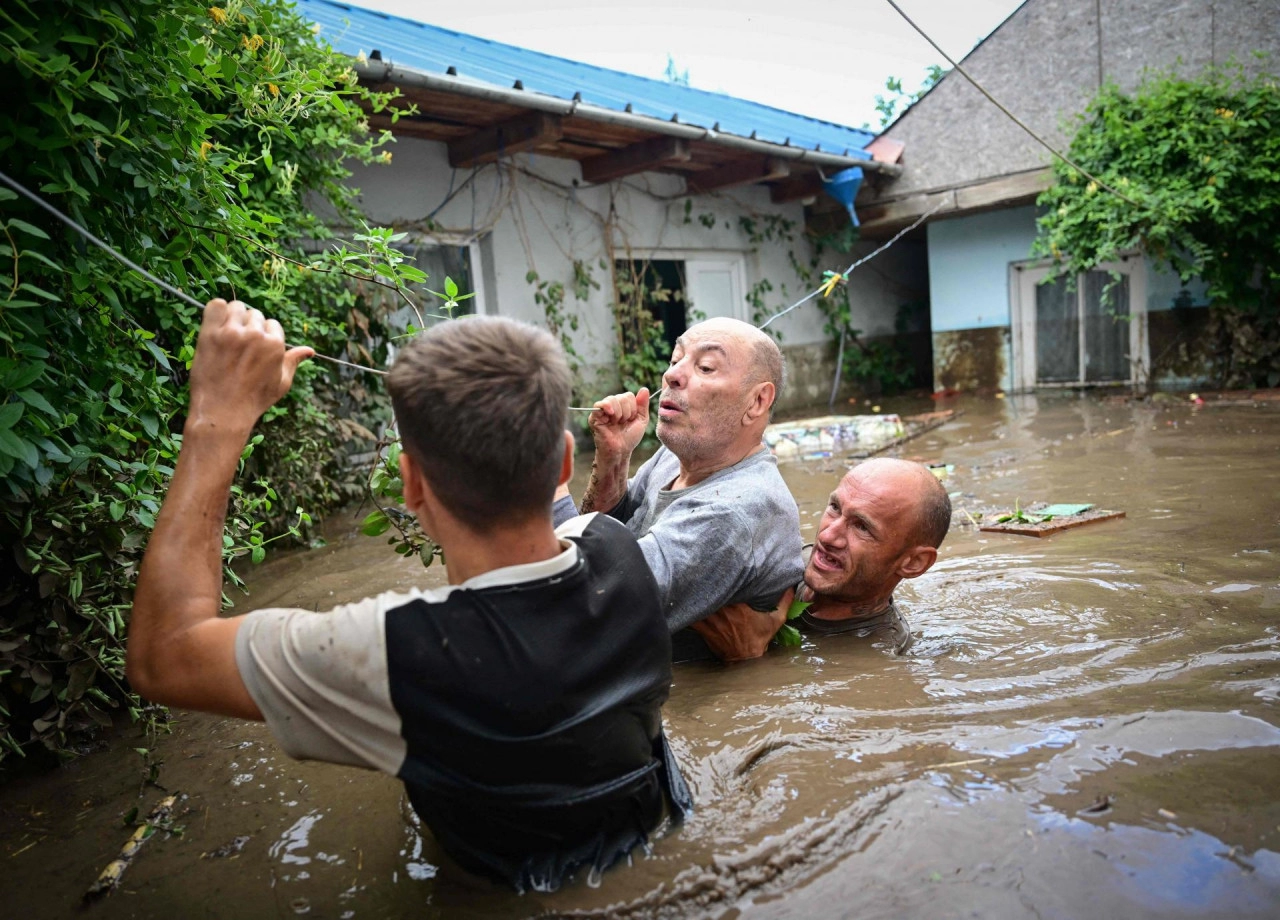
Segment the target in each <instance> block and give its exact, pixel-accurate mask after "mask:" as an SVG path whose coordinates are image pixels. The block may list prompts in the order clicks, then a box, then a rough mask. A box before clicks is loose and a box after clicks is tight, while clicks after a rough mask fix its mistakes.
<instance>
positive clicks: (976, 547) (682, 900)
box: [0, 395, 1280, 918]
mask: <svg viewBox="0 0 1280 920" xmlns="http://www.w3.org/2000/svg"><path fill="white" fill-rule="evenodd" d="M958 406H959V407H960V408H962V409H963V410H964V414H963V415H962V416H961V417H959V418H957V419H956V420H954V421H952V422H951V423H949V424H947V425H946V426H944V427H942V428H940V429H937V430H936V431H933V432H931V433H929V434H927V435H924V436H922V437H920V438H918V439H916V440H914V441H911V442H909V443H907V444H905V445H903V446H902V447H900V448H898V449H897V450H896V451H894V453H896V454H897V455H899V456H906V457H917V458H920V459H925V460H938V461H944V462H946V463H950V464H954V467H955V469H954V472H952V473H951V475H950V476H949V478H948V479H947V480H946V485H947V487H948V489H949V490H951V491H952V492H953V494H954V498H953V501H954V502H955V504H956V506H957V508H964V509H967V510H968V511H969V512H970V513H972V514H974V515H977V514H980V513H984V514H986V515H987V516H988V518H989V517H990V516H991V513H992V511H993V510H994V509H999V508H1010V507H1012V506H1013V504H1014V503H1015V501H1018V502H1020V503H1021V504H1022V505H1023V506H1025V505H1027V504H1029V503H1031V502H1032V501H1036V500H1044V501H1051V502H1093V503H1096V504H1097V505H1098V506H1099V507H1102V508H1111V509H1119V510H1124V511H1126V512H1127V515H1128V516H1127V518H1126V519H1124V520H1122V521H1112V522H1106V523H1100V524H1095V525H1091V526H1088V527H1083V528H1080V529H1077V530H1072V531H1068V532H1065V533H1061V534H1058V535H1056V536H1053V537H1050V538H1047V539H1035V538H1030V537H1020V536H1011V535H1005V534H992V533H980V532H978V531H977V530H976V529H975V528H973V527H972V526H964V527H961V526H958V525H957V526H953V529H952V533H951V535H950V536H949V537H948V539H947V541H946V543H945V545H944V547H943V550H942V553H941V555H940V558H939V561H938V563H937V565H936V566H935V567H934V568H933V569H932V570H931V571H930V572H929V573H928V574H927V575H925V576H924V577H922V578H920V579H918V580H916V581H914V582H906V583H904V585H903V587H902V588H901V589H900V590H899V595H898V599H899V602H900V606H901V607H903V608H904V609H905V610H906V611H907V612H908V614H909V616H910V619H911V621H912V624H913V627H914V629H915V632H916V635H917V641H916V644H915V646H914V647H913V648H912V649H911V651H910V652H909V653H908V654H907V655H906V656H904V657H901V658H895V657H893V656H892V655H891V654H890V653H889V652H888V651H887V650H886V649H885V648H884V647H881V646H878V645H876V644H873V643H871V642H870V641H869V640H860V639H856V638H851V637H835V638H824V639H821V640H819V641H818V642H813V641H806V644H805V645H804V646H803V647H801V648H800V649H796V650H773V651H772V652H770V653H769V654H768V655H767V656H766V657H765V658H764V659H762V660H759V661H755V662H748V663H744V664H740V665H733V666H727V667H726V666H720V665H716V666H712V665H692V666H680V667H678V668H676V672H675V682H674V686H673V688H672V691H671V700H670V702H669V704H668V705H667V707H666V720H667V731H668V734H669V737H670V738H671V741H672V743H673V745H674V746H675V748H676V750H677V753H678V755H679V757H680V760H681V762H682V764H683V765H684V770H685V775H686V777H687V779H688V780H689V783H690V786H691V787H692V789H693V792H694V795H695V797H696V800H697V812H696V814H695V815H694V816H693V818H692V819H691V820H689V821H688V822H687V823H686V824H685V825H684V826H683V827H680V828H677V829H674V830H671V831H669V832H668V833H666V834H665V835H664V836H662V837H660V838H659V839H657V840H655V841H654V843H653V846H652V852H651V853H650V854H648V855H645V854H641V853H637V854H636V855H635V858H634V859H633V861H632V864H631V865H629V866H621V867H618V868H616V869H614V870H611V871H610V872H608V873H606V874H605V875H604V877H603V878H602V879H599V880H594V879H593V880H586V879H580V880H578V881H577V882H576V883H575V884H572V885H570V886H568V887H567V888H565V889H563V890H562V891H560V892H558V893H555V894H550V895H545V894H531V895H525V896H516V895H514V894H511V893H507V892H505V891H502V890H498V889H496V888H495V887H493V886H491V885H489V884H488V883H486V882H482V881H478V880H475V879H473V878H471V877H468V876H467V875H465V874H464V873H463V872H462V871H461V870H459V869H457V868H455V867H453V866H452V865H451V864H450V863H449V861H448V860H447V859H446V858H445V857H444V856H442V854H441V853H440V851H439V849H438V847H437V846H436V844H435V842H434V840H433V839H432V838H431V835H430V833H429V832H426V831H425V830H424V829H423V828H421V827H420V826H419V825H418V823H417V822H416V821H415V819H414V816H413V815H412V812H411V811H410V810H409V808H408V805H407V803H406V801H405V799H404V797H403V795H402V793H401V787H400V784H399V783H398V782H397V781H395V780H394V779H392V778H389V777H385V776H380V775H376V774H373V773H369V772H364V771H360V770H355V769H349V768H339V767H331V766H327V765H322V764H307V763H297V762H294V761H291V760H289V759H288V758H287V757H285V756H284V755H283V754H281V753H280V752H279V751H278V750H277V749H276V748H275V746H274V745H273V743H272V742H271V740H270V737H269V735H268V734H267V732H266V731H265V730H264V729H263V728H262V726H260V725H246V724H243V723H237V722H234V721H231V720H224V719H218V718H210V717H205V716H199V715H192V714H186V713H179V714H178V721H177V723H176V725H175V726H174V729H173V732H172V734H170V735H168V736H164V737H162V738H161V739H160V740H159V742H158V746H157V751H156V756H157V757H158V758H159V759H161V760H163V766H162V767H161V770H160V779H159V781H160V783H161V784H163V785H164V786H165V787H166V788H167V789H169V790H172V791H179V792H182V793H185V795H186V796H187V798H186V799H185V800H184V801H183V803H182V804H181V806H180V811H184V812H185V813H184V814H182V815H181V817H179V818H178V819H177V823H179V824H181V825H183V826H184V831H183V833H182V834H181V836H171V835H166V834H163V833H161V834H157V835H155V836H154V837H153V838H152V839H151V840H149V841H148V842H147V844H146V846H145V847H144V848H143V850H142V852H141V854H140V855H139V856H138V858H137V860H136V861H135V863H134V864H133V865H132V867H131V868H130V869H129V870H128V871H127V873H126V874H125V876H124V880H123V884H122V887H121V890H119V891H117V892H115V893H114V894H112V895H110V896H109V897H108V898H106V899H105V900H104V901H102V902H100V903H98V904H96V905H94V906H93V907H91V908H90V909H89V910H88V911H87V913H88V914H96V915H99V916H102V917H188V916H193V917H199V916H207V917H276V916H280V917H290V916H297V915H307V916H309V917H335V918H355V917H399V916H420V917H435V916H440V917H444V916H466V917H502V918H506V917H511V918H516V917H531V916H541V915H561V914H571V915H576V916H588V917H593V916H600V917H603V916H617V917H672V918H685V917H739V916H742V917H760V918H775V917H778V918H781V917H858V918H867V917H970V916H981V917H1015V918H1017V917H1028V918H1049V917H1082V918H1083V917H1090V918H1092V917H1126V918H1128V917H1169V916H1177V917H1228V916H1230V917H1275V916H1277V915H1280V450H1277V447H1280V411H1277V410H1276V409H1267V408H1259V409H1254V408H1243V407H1241V408H1209V407H1206V408H1204V409H1201V410H1193V409H1192V408H1190V407H1189V406H1187V405H1185V404H1183V403H1178V404H1157V405H1144V404H1135V405H1129V404H1113V403H1108V402H1106V401H1103V400H1100V399H1096V398H1079V397H1075V396H1065V395H1064V396H1058V397H1054V398H1046V397H1033V396H1026V397H1016V398H1012V397H1011V398H1009V399H1007V400H995V399H991V400H980V399H971V400H965V401H962V402H960V403H958ZM886 408H889V406H888V404H886ZM892 408H895V409H898V410H900V411H912V410H914V411H921V410H923V409H927V408H932V407H931V406H921V405H918V404H917V405H898V406H893V407H892ZM821 414H825V410H822V412H821ZM584 466H589V464H584ZM843 469H844V464H843V462H842V461H840V460H820V461H810V462H806V463H797V464H787V465H784V467H783V470H784V475H785V477H786V479H787V482H788V484H789V485H790V486H791V488H792V490H793V492H794V493H795V495H796V498H797V501H798V502H799V505H800V511H801V519H802V521H803V523H804V527H805V531H806V533H805V535H806V537H811V535H812V533H813V528H814V523H815V522H816V520H817V518H818V516H819V515H820V514H821V512H822V508H823V506H824V504H825V501H826V497H827V495H828V493H829V492H830V490H831V489H832V488H833V487H834V485H835V483H836V481H837V480H838V478H839V476H840V474H841V473H842V471H843ZM580 491H581V484H580V483H579V485H578V486H577V488H576V489H575V494H580ZM959 518H960V520H963V521H965V522H966V525H967V518H966V517H965V516H964V515H963V514H961V515H960V516H959ZM328 534H329V538H330V544H329V546H328V547H327V548H324V549H320V550H314V551H310V552H298V553H294V554H290V555H284V554H281V555H278V556H277V557H275V558H273V559H271V560H269V561H268V562H267V563H266V564H264V565H263V566H261V567H260V568H258V569H256V570H254V572H253V573H252V578H251V585H252V588H253V593H252V596H251V597H250V598H249V599H248V601H246V602H242V604H241V606H242V607H243V609H246V610H247V609H251V608H252V607H256V606H266V605H273V604H283V603H288V604H293V605H297V606H305V607H327V606H330V605H332V604H335V603H338V602H342V601H347V600H351V599H355V598H357V597H360V596H363V595H365V594H369V593H373V592H376V591H381V590H386V589H390V588H403V587H405V586H407V585H410V584H413V583H415V582H420V583H425V584H438V583H441V582H442V580H443V579H442V575H441V573H440V572H439V570H438V569H435V568H433V569H430V570H427V571H426V572H425V573H424V572H423V571H422V569H421V566H420V565H419V564H417V563H416V562H413V561H405V560H401V559H399V558H397V557H395V556H393V555H391V554H390V553H389V551H388V550H387V549H386V547H385V546H383V545H382V544H381V542H380V541H379V540H373V539H369V538H366V537H360V536H359V535H357V534H355V532H354V523H353V522H352V521H351V520H350V519H349V518H344V519H343V520H341V521H337V522H331V523H330V525H329V530H328ZM141 743H142V742H141V739H139V738H137V737H136V731H131V730H126V731H124V732H122V733H121V736H120V737H119V738H117V739H115V740H114V741H113V742H112V747H111V748H110V750H108V751H106V752H103V753H99V754H95V755H93V756H91V757H88V758H85V759H83V760H81V761H80V762H77V763H75V764H72V765H71V766H69V767H66V768H64V769H61V770H59V771H57V772H55V773H53V774H48V775H44V776H38V777H30V778H22V779H17V780H14V781H12V782H10V783H9V784H7V786H5V787H4V788H2V789H0V819H2V821H3V823H2V825H0V865H2V866H3V870H4V871H3V874H2V879H3V880H2V881H0V903H2V904H3V905H4V908H3V913H4V915H5V916H12V917H46V916H48V917H55V916H66V915H68V914H70V913H72V912H73V911H74V910H75V908H76V906H77V903H78V900H79V897H80V894H81V893H82V892H83V891H84V890H85V889H86V888H87V887H88V886H89V884H90V883H91V882H92V881H93V879H94V878H95V876H96V875H97V873H98V872H99V871H100V870H101V869H102V868H103V867H104V866H105V865H106V864H107V863H108V862H109V861H110V860H111V859H112V858H113V857H114V855H115V854H116V852H117V851H118V849H119V847H120V846H121V844H123V843H124V841H125V839H126V838H127V837H128V835H129V830H128V828H126V827H125V826H124V824H123V821H122V818H123V816H124V815H125V813H126V812H128V811H129V809H131V808H133V807H134V806H140V808H141V811H142V812H143V813H145V812H146V811H148V810H149V809H150V808H151V807H152V805H153V804H154V803H155V802H156V801H157V800H158V799H159V798H160V797H161V795H162V793H161V792H160V791H159V790H158V789H155V788H152V787H147V788H142V787H141V782H142V779H143V777H144V775H145V771H144V769H143V761H142V758H141V757H140V756H139V755H138V754H137V753H135V752H134V751H133V750H132V748H133V747H135V746H138V745H139V744H141ZM140 788H141V797H139V792H140ZM241 836H247V837H248V838H249V839H248V841H247V842H245V843H244V845H243V849H242V850H241V851H240V852H239V854H238V855H234V856H229V857H221V858H219V857H209V856H202V854H208V853H211V852H212V851H215V850H216V849H217V848H219V847H221V846H223V845H225V844H229V843H231V842H232V841H233V839H235V838H237V837H241ZM597 881H598V885H595V884H592V883H595V882H597Z"/></svg>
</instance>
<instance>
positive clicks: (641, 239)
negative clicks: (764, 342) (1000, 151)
mask: <svg viewBox="0 0 1280 920" xmlns="http://www.w3.org/2000/svg"><path fill="white" fill-rule="evenodd" d="M392 151H393V160H392V163H391V165H389V166H384V165H375V166H368V167H364V166H359V165H356V166H354V167H353V172H354V175H353V177H352V180H351V181H352V184H353V185H355V186H356V187H358V188H359V189H360V198H359V201H360V205H361V207H362V209H363V211H364V213H365V215H366V216H367V218H368V220H369V221H370V223H372V224H374V225H377V226H388V225H391V226H395V227H397V228H398V229H406V230H411V231H414V232H420V233H424V234H426V235H428V236H437V237H442V238H444V239H447V240H448V241H450V242H454V243H457V242H462V241H465V240H469V239H476V240H478V250H479V254H480V260H481V263H482V264H481V265H479V266H477V265H474V264H473V265H472V270H473V272H476V271H477V270H478V274H479V276H480V277H481V279H482V282H483V283H482V285H481V287H482V288H483V291H482V293H483V301H482V303H481V310H482V311H483V312H487V313H498V314H502V315H504V316H511V317H515V318H517V319H522V320H526V321H529V322H533V323H537V324H543V323H544V322H545V318H544V315H543V312H542V308H541V307H540V306H539V305H537V304H536V303H535V302H534V299H533V288H532V286H531V285H530V284H528V283H527V282H526V281H525V276H526V273H527V272H528V271H529V270H530V269H533V270H535V271H537V272H538V274H539V276H540V277H541V278H542V279H543V280H544V281H552V280H555V281H560V282H562V283H564V284H565V285H566V288H570V287H571V281H572V278H573V261H574V260H575V259H580V260H583V261H584V262H586V263H587V264H588V265H589V266H590V267H591V271H592V274H593V277H594V278H595V280H596V281H597V282H599V284H600V288H599V290H592V291H591V293H590V296H589V297H588V298H587V300H586V301H585V302H578V301H575V300H574V298H573V294H572V292H571V290H570V291H569V293H567V294H566V306H567V307H568V308H569V309H570V310H572V311H573V312H576V313H577V314H578V316H579V318H580V328H579V330H578V332H577V333H575V334H574V336H573V340H574V347H575V349H576V350H577V351H578V353H579V355H580V356H581V357H582V359H583V362H584V365H585V367H584V374H583V379H584V381H586V382H587V383H588V384H590V382H591V381H592V380H593V378H594V376H595V375H596V374H599V373H601V372H604V373H605V375H606V376H607V375H608V371H609V369H610V368H612V367H613V366H614V365H615V360H616V359H615V354H614V342H615V332H614V326H613V317H612V312H611V310H610V307H609V305H610V303H611V297H612V291H611V289H610V288H611V280H610V276H609V272H608V268H607V266H608V252H609V247H608V245H607V241H606V239H605V227H606V225H607V224H608V223H609V222H610V218H612V220H611V223H612V225H613V239H612V243H613V247H614V254H615V257H616V258H619V259H621V258H627V253H628V250H629V251H630V253H631V255H632V257H634V258H661V257H663V256H664V254H666V257H669V258H681V259H687V258H694V257H698V256H705V257H708V258H715V257H716V256H723V255H724V254H738V255H741V256H742V258H743V260H744V269H745V276H746V277H745V281H746V285H747V288H748V289H750V287H751V286H753V285H755V284H756V283H757V282H759V281H760V280H761V279H764V278H767V279H769V280H770V281H771V282H772V284H773V291H772V292H771V293H770V294H769V295H767V301H766V302H767V304H768V305H769V307H770V309H771V310H778V309H781V308H783V307H785V306H787V305H788V304H790V303H792V302H794V301H795V300H796V299H798V298H799V297H800V296H803V294H804V293H806V291H805V290H803V289H802V288H801V287H800V279H799V278H798V277H797V276H796V275H795V273H794V271H793V270H792V268H791V264H790V259H789V253H790V252H791V251H794V252H795V254H796V257H797V258H798V259H799V260H800V261H801V262H802V263H803V262H807V261H808V258H809V249H808V243H807V241H806V240H805V239H804V236H803V226H804V213H803V207H802V206H801V205H800V204H798V203H794V204H786V205H775V204H773V203H771V202H770V200H769V193H768V189H767V188H764V187H761V186H753V187H747V188H740V189H735V190H732V191H729V192H725V193H721V194H719V195H704V196H698V197H695V198H693V199H692V201H693V204H692V208H691V212H692V213H691V220H689V222H686V220H685V202H686V200H688V198H687V196H685V195H684V194H683V191H684V183H683V181H682V180H681V179H680V178H678V177H676V176H671V175H665V174H658V173H646V174H642V175H639V176H632V177H629V178H628V179H626V180H623V181H622V182H615V183H611V184H610V185H606V186H593V187H580V186H575V181H576V182H578V183H580V181H581V172H580V169H579V166H578V164H577V163H576V162H573V161H570V160H561V159H553V158H548V157H537V156H520V157H516V158H515V160H514V162H513V163H511V164H504V165H503V166H502V168H501V169H498V168H496V167H494V166H489V167H485V168H482V169H481V170H479V171H478V172H477V173H476V177H475V179H474V180H473V181H472V182H471V184H470V185H468V186H467V187H466V188H464V189H463V191H462V192H461V193H459V194H456V195H455V196H454V198H453V199H452V200H451V201H450V202H449V203H448V204H445V205H444V206H443V207H440V205H441V203H442V202H443V201H444V199H445V197H446V195H447V194H448V193H449V191H450V187H451V186H450V182H451V179H452V183H453V185H452V187H453V189H454V190H455V191H456V189H457V188H458V187H459V186H461V185H462V183H463V182H464V181H465V180H467V179H468V178H469V177H471V175H472V170H469V169H468V170H456V171H455V170H452V169H451V168H450V167H449V164H448V159H447V153H446V149H445V146H444V145H443V144H441V143H437V142H434V141H425V140H417V139H412V138H402V139H400V140H399V141H398V142H397V143H396V144H395V146H394V147H393V148H392ZM473 191H474V194H473ZM437 209H438V210H437ZM433 212H434V214H433ZM702 214H712V215H714V216H715V223H714V226H711V227H707V226H704V225H703V223H702V222H700V221H699V220H698V217H699V215H702ZM765 214H775V215H779V216H781V217H784V218H786V219H788V220H790V221H793V222H794V233H795V239H794V240H793V241H791V242H789V243H782V242H766V243H762V244H760V245H755V244H753V243H752V242H751V240H750V238H749V237H748V235H747V233H746V232H745V231H744V229H743V228H742V227H741V226H740V225H739V220H740V218H742V217H756V218H759V216H761V215H765ZM429 216H430V222H428V217H429ZM872 245H874V244H870V243H868V244H859V245H858V248H857V249H856V250H855V255H857V254H860V253H862V252H863V251H869V249H870V248H871V246H872ZM602 260H603V261H604V262H605V267H604V268H602V267H601V264H600V263H601V261H602ZM830 260H831V262H832V264H831V265H830V266H827V265H825V264H824V266H823V267H824V268H826V267H831V268H836V269H841V268H843V267H845V265H847V264H848V262H849V261H852V257H851V256H848V255H844V254H842V255H839V256H837V255H834V254H832V255H831V257H830ZM922 261H923V260H922V259H921V258H919V257H914V258H913V256H912V253H911V247H901V248H899V249H898V251H896V252H895V251H892V250H891V251H890V252H888V253H885V254H884V255H883V256H880V257H879V258H878V259H877V260H876V261H875V262H873V263H871V264H869V265H868V266H867V267H866V269H862V270H860V271H859V274H858V275H857V276H855V279H854V282H853V287H852V292H853V294H854V298H853V302H854V310H855V314H854V315H855V325H857V326H858V327H859V328H860V329H862V330H863V331H864V332H865V333H867V334H869V335H878V334H888V333H892V332H893V319H894V313H895V311H896V309H897V306H898V304H899V303H902V302H904V301H905V300H909V299H911V297H910V296H909V295H908V294H905V293H904V292H903V290H902V288H903V283H902V281H901V280H897V279H895V275H901V274H902V273H903V271H906V272H907V274H908V275H912V274H914V275H916V276H919V275H921V274H922V272H923V271H924V269H923V268H922ZM899 263H901V264H899ZM873 266H874V268H873ZM913 266H914V267H913ZM437 280H438V279H437ZM921 280H922V282H923V279H921ZM907 286H908V287H909V286H910V284H909V283H908V285H907ZM744 293H745V292H744ZM750 312H751V310H750V307H749V306H744V309H743V314H744V315H745V316H748V317H749V316H750ZM822 325H823V321H822V314H821V312H820V311H819V310H818V309H817V308H816V307H815V306H813V305H812V304H809V305H806V306H803V307H801V308H799V309H797V310H795V311H793V312H792V313H791V314H789V315H788V316H786V317H784V318H783V319H781V320H779V321H778V322H777V323H775V324H774V326H773V328H776V329H777V330H778V331H780V332H781V333H782V337H783V344H784V345H787V346H795V345H810V344H818V343H822V342H824V341H825V336H824V333H823V330H822Z"/></svg>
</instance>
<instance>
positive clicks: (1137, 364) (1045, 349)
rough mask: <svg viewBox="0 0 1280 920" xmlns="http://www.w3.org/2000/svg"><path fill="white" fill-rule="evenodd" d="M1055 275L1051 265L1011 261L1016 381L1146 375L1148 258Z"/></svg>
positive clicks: (1026, 385)
mask: <svg viewBox="0 0 1280 920" xmlns="http://www.w3.org/2000/svg"><path fill="white" fill-rule="evenodd" d="M1113 272H1114V273H1116V274H1118V275H1119V279H1118V280H1117V279H1116V278H1115V277H1113V274H1112V273H1113ZM1049 274H1050V269H1049V267H1048V266H1036V267H1032V266H1022V265H1014V266H1013V275H1014V276H1015V277H1014V278H1013V279H1011V281H1012V283H1011V284H1010V286H1009V287H1010V294H1011V295H1012V299H1013V304H1012V308H1013V310H1012V312H1013V340H1014V341H1013V347H1014V386H1015V387H1016V388H1017V389H1020V390H1029V389H1033V388H1034V387H1038V386H1041V387H1043V386H1088V385H1092V384H1105V383H1142V382H1144V380H1145V377H1146V367H1147V356H1146V349H1147V345H1146V319H1147V314H1146V293H1145V290H1144V280H1145V278H1144V274H1143V261H1142V259H1129V260H1127V261H1125V262H1123V263H1117V264H1107V265H1100V266H1098V267H1097V268H1096V269H1094V270H1093V271H1088V272H1083V273H1081V274H1080V275H1077V276H1076V277H1075V278H1074V279H1071V278H1067V277H1058V278H1055V279H1053V280H1049Z"/></svg>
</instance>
